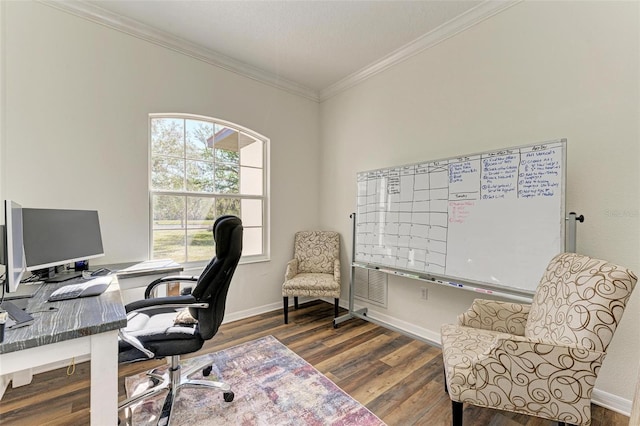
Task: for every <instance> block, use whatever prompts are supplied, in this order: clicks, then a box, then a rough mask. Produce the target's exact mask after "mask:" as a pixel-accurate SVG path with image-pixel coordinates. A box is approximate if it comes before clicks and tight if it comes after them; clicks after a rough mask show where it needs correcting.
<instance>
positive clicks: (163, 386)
mask: <svg viewBox="0 0 640 426" xmlns="http://www.w3.org/2000/svg"><path fill="white" fill-rule="evenodd" d="M198 370H203V375H204V376H208V375H209V374H210V373H211V365H206V364H205V365H202V364H200V365H194V366H192V367H190V368H189V369H187V370H185V371H181V367H180V357H179V356H178V355H176V356H172V357H171V365H170V367H169V369H168V370H167V371H164V372H160V371H158V370H152V371H149V372H147V376H149V380H150V381H151V382H152V384H153V386H152V387H151V388H149V389H147V390H146V391H144V392H142V393H141V394H139V395H134V396H132V397H131V398H128V399H126V400H124V401H122V402H121V403H119V404H118V412H120V411H122V410H125V409H126V416H125V420H126V421H125V422H124V424H125V425H129V424H131V420H132V419H131V412H130V407H131V406H132V405H133V404H135V403H137V402H139V401H142V400H145V399H147V398H151V397H153V396H156V395H158V394H159V393H161V392H165V391H166V392H167V396H166V398H165V400H164V403H163V406H162V412H161V415H160V417H159V419H158V425H169V424H171V413H172V411H173V408H174V405H175V401H176V398H177V396H178V393H179V392H180V390H181V389H182V388H186V387H189V388H201V389H210V390H216V391H221V392H222V396H223V398H224V400H225V402H231V401H233V398H234V397H235V395H234V393H233V392H232V391H231V387H230V386H229V385H228V384H226V383H222V382H216V381H210V380H194V379H189V376H191V375H192V374H193V373H195V372H196V371H198Z"/></svg>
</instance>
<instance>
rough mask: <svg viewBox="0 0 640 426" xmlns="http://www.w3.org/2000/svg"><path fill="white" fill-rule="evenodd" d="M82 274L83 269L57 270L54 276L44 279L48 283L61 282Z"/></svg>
mask: <svg viewBox="0 0 640 426" xmlns="http://www.w3.org/2000/svg"><path fill="white" fill-rule="evenodd" d="M81 276H82V272H81V271H67V272H57V273H56V274H55V275H54V276H53V277H51V278H47V279H45V280H44V282H46V283H61V282H64V281H69V280H72V279H74V278H78V277H81Z"/></svg>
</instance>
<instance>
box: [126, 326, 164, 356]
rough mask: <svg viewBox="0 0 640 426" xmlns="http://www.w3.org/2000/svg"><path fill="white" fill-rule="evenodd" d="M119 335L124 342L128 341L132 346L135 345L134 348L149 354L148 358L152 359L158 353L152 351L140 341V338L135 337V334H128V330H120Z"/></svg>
mask: <svg viewBox="0 0 640 426" xmlns="http://www.w3.org/2000/svg"><path fill="white" fill-rule="evenodd" d="M118 337H119V338H120V340H122V341H123V342H126V343H128V344H130V345H131V346H133V347H134V348H136V349H137V350H139V351H140V352H142V353H143V354H145V355H146V356H147V358H149V359H152V358H153V357H155V355H156V354H154V353H153V352H151V351H150V350H148V349H147V348H145V347H144V346H143V345H142V342H140V340H138V338H137V337H134V336H132V335H130V334H128V333H127V332H125V331H123V330H122V329H120V330H118Z"/></svg>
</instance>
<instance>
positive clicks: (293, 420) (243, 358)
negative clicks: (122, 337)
mask: <svg viewBox="0 0 640 426" xmlns="http://www.w3.org/2000/svg"><path fill="white" fill-rule="evenodd" d="M208 360H210V361H211V362H213V371H212V373H211V375H210V376H208V377H206V378H204V379H205V380H219V381H223V382H225V383H227V384H229V385H230V386H231V390H232V391H233V392H234V393H235V399H234V400H233V402H224V400H223V398H222V393H221V392H216V391H213V392H212V391H207V390H202V389H201V390H197V389H189V388H186V389H183V390H181V391H180V394H179V395H178V399H177V401H176V405H175V407H174V413H173V415H172V425H243V426H244V425H247V426H248V425H269V426H274V425H278V426H279V425H358V426H374V425H375V426H378V425H380V426H383V425H384V422H382V421H381V420H380V419H379V418H378V417H376V416H375V415H374V414H373V413H372V412H371V411H369V410H368V409H367V408H366V407H364V406H363V405H362V404H360V403H359V402H357V401H356V400H354V399H353V398H351V397H350V396H349V395H347V394H346V393H345V392H344V391H343V390H342V389H340V388H339V387H338V386H337V385H336V384H335V383H333V382H332V381H331V380H329V379H328V378H327V377H325V376H324V375H323V374H322V373H320V372H319V371H318V370H316V369H315V368H314V367H313V366H312V365H311V364H309V363H308V362H306V361H305V360H304V359H302V358H300V357H299V356H298V355H296V354H295V353H294V352H292V351H291V350H289V348H287V347H286V346H284V345H283V344H282V343H280V342H279V341H278V340H277V339H275V338H274V337H272V336H267V337H264V338H261V339H258V340H254V341H251V342H248V343H244V344H241V345H238V346H235V347H232V348H229V349H225V350H222V351H220V352H216V353H213V354H207V355H203V356H200V357H197V358H192V359H188V360H185V361H183V365H185V366H187V365H190V364H191V363H193V362H196V363H206V362H207V361H208ZM192 378H194V379H195V378H197V379H202V372H201V371H198V372H196V373H195V374H194V375H193V376H192ZM125 384H126V388H127V393H128V394H131V393H132V392H133V393H135V394H137V393H139V392H142V391H144V390H145V389H146V388H147V386H148V384H149V381H148V380H147V377H146V375H145V374H139V375H136V376H131V377H127V378H126V382H125ZM165 395H166V394H165V393H162V394H161V395H160V396H159V397H156V398H155V399H154V400H152V401H145V402H142V403H139V404H137V405H136V406H135V408H134V410H133V424H134V425H146V424H155V423H156V422H157V421H158V417H157V416H158V415H159V413H160V411H161V408H162V402H163V401H164V397H165Z"/></svg>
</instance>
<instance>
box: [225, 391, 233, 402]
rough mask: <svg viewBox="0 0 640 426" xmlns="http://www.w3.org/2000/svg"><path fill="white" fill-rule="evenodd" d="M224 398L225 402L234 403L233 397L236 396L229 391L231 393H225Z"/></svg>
mask: <svg viewBox="0 0 640 426" xmlns="http://www.w3.org/2000/svg"><path fill="white" fill-rule="evenodd" d="M222 396H223V397H224V400H225V402H231V401H233V397H234V396H235V395H234V394H233V392H231V391H229V392H225V393H223V394H222Z"/></svg>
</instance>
